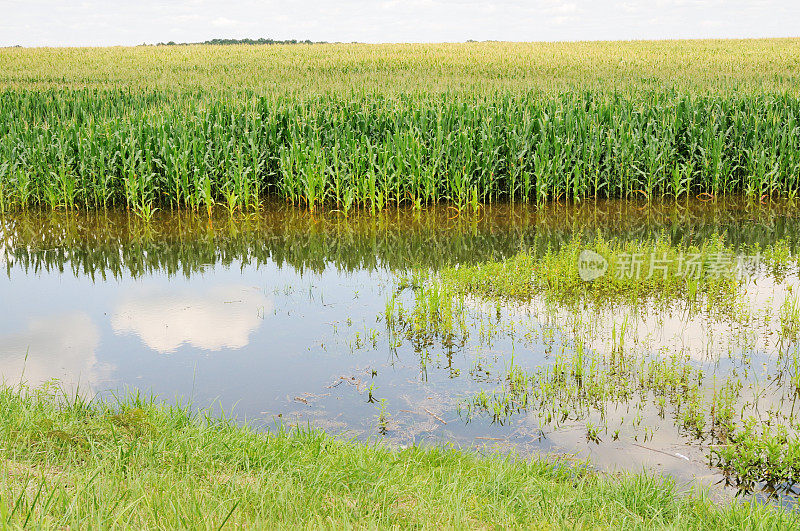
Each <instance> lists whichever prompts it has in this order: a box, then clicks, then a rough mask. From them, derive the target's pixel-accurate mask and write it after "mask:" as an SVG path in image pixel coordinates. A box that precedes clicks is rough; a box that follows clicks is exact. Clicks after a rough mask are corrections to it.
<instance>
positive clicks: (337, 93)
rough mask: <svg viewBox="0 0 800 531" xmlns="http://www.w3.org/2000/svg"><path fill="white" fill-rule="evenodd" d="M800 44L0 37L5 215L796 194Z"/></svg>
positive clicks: (462, 206)
mask: <svg viewBox="0 0 800 531" xmlns="http://www.w3.org/2000/svg"><path fill="white" fill-rule="evenodd" d="M797 47H798V41H797V40H793V39H786V40H760V41H691V42H688V41H687V42H665V43H627V44H626V43H577V44H557V45H523V44H475V45H473V44H465V45H432V46H425V45H418V46H358V45H353V46H345V45H314V46H302V45H294V46H289V47H282V46H270V47H252V46H245V47H240V46H223V47H214V46H210V47H204V46H177V47H158V48H152V47H141V48H132V49H131V48H128V49H125V48H122V49H98V50H83V49H62V50H43V49H40V50H15V49H6V50H0V72H5V74H4V76H5V77H0V95H2V98H0V160H3V161H4V162H3V163H2V164H0V211H3V210H18V209H26V208H31V207H39V206H44V207H47V208H50V209H107V208H112V207H125V208H128V209H130V210H131V211H133V212H135V213H137V214H138V215H140V216H141V217H143V218H145V219H149V218H151V217H152V216H153V215H154V213H155V212H156V210H157V209H163V208H173V209H179V208H180V209H193V210H198V211H204V212H208V213H209V215H210V213H211V210H212V209H213V208H214V207H215V206H217V207H224V208H226V209H227V210H229V211H231V212H233V211H238V210H246V211H247V210H253V209H257V208H259V206H260V205H261V204H262V202H263V201H264V199H265V198H266V197H268V196H278V197H281V198H283V199H285V200H287V201H289V202H291V203H293V204H296V205H302V206H303V207H304V208H308V209H309V210H312V211H314V210H319V209H322V208H330V209H336V210H340V211H342V212H345V213H348V212H350V211H351V210H352V209H356V208H358V209H364V210H368V211H371V212H377V211H380V210H383V209H385V208H387V207H389V206H396V205H401V204H402V205H406V206H409V207H411V208H414V209H421V208H423V207H424V206H428V205H431V204H434V203H437V202H448V203H449V204H451V205H452V206H453V207H454V209H455V210H456V211H458V212H463V211H465V210H473V211H474V210H477V209H478V208H479V205H480V204H482V203H484V204H485V203H490V202H497V201H511V202H515V201H521V202H533V203H544V202H548V201H559V200H570V201H584V200H588V199H596V198H606V197H622V198H632V197H636V198H645V199H647V200H652V199H655V198H659V197H668V198H672V199H675V200H678V199H685V198H687V197H694V196H696V195H703V196H704V197H711V196H720V195H725V194H743V195H745V196H747V197H748V198H750V199H751V200H755V201H763V200H766V199H767V198H770V197H773V196H778V195H780V196H785V197H792V198H793V197H795V196H796V195H797V192H798V189H799V187H800V180H798V175H800V151H799V150H797V149H796V146H797V145H798V143H799V142H800V127H799V126H798V119H799V118H800V99H798V98H799V95H798V92H797V90H796V87H797V86H800V83H795V82H796V81H797V80H796V73H795V69H794V57H795V56H796V53H795V52H796V50H797ZM689 57H690V58H691V60H687V58H689ZM592 58H594V62H592ZM292 61H293V62H292ZM62 69H63V72H61V70H62ZM59 72H61V73H60V74H59ZM264 80H269V81H264Z"/></svg>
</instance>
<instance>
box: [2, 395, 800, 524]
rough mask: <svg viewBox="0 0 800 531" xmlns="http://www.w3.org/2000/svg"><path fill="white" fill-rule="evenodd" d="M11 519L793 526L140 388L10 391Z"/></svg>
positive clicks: (646, 480) (546, 464) (639, 484)
mask: <svg viewBox="0 0 800 531" xmlns="http://www.w3.org/2000/svg"><path fill="white" fill-rule="evenodd" d="M0 407H2V411H3V415H2V416H0V434H1V435H0V437H2V439H1V440H2V444H1V445H0V447H2V459H3V464H2V467H0V497H1V498H0V518H2V522H3V524H2V525H3V526H4V527H6V526H10V527H19V526H23V527H24V526H35V527H70V528H107V527H134V528H145V527H147V528H179V527H180V528H219V527H220V526H222V525H226V526H230V527H233V526H248V527H252V526H270V527H297V526H309V527H312V526H313V527H319V526H324V527H340V526H358V527H376V526H379V527H407V526H424V527H437V528H438V527H442V526H447V527H476V528H485V527H492V528H495V527H506V526H529V527H537V528H576V527H577V528H598V527H614V528H663V527H670V528H736V529H741V528H748V529H760V528H789V527H792V526H793V525H796V524H797V520H796V517H793V516H791V515H789V514H787V513H783V512H781V511H779V510H777V509H775V508H772V507H770V506H765V505H758V504H732V505H729V506H725V507H719V506H715V505H714V504H712V503H711V502H710V501H709V500H708V499H706V498H704V497H703V496H702V494H692V495H683V494H681V493H680V489H679V488H678V487H676V485H674V484H673V483H672V482H670V481H668V480H661V479H655V478H650V477H646V476H642V475H632V476H626V477H608V476H603V475H599V474H595V473H592V472H590V471H587V470H582V469H577V468H575V467H568V466H566V465H564V466H561V465H558V464H554V463H553V462H552V461H547V460H544V459H542V460H538V459H534V460H530V461H529V460H524V459H511V458H504V457H500V456H494V457H488V458H486V457H482V456H480V455H478V454H475V453H471V452H465V451H458V450H455V449H444V448H428V449H421V448H418V447H412V448H409V449H405V450H400V451H396V450H390V449H388V448H385V447H381V446H376V445H363V444H358V443H354V442H345V441H339V440H334V439H333V438H331V437H329V436H326V435H325V434H323V433H321V432H316V431H294V432H291V433H290V432H287V431H275V432H272V433H268V434H265V433H259V432H256V431H254V430H252V429H250V428H247V427H241V426H238V425H236V424H234V423H233V422H230V421H225V420H214V419H212V418H206V417H202V416H196V415H193V414H191V413H190V412H189V411H188V410H187V409H186V408H183V407H177V406H166V405H158V404H156V403H154V402H151V401H147V400H142V399H139V398H128V399H126V400H123V401H120V402H119V403H115V404H114V405H112V404H111V403H110V402H106V403H104V402H97V401H95V402H87V401H85V400H83V399H80V398H71V399H64V398H63V397H61V396H60V395H58V394H57V393H54V392H53V391H52V389H48V388H42V389H38V390H30V389H27V388H21V389H12V388H9V387H3V388H2V389H0Z"/></svg>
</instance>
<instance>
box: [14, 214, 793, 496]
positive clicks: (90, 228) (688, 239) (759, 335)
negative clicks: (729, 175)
mask: <svg viewBox="0 0 800 531" xmlns="http://www.w3.org/2000/svg"><path fill="white" fill-rule="evenodd" d="M578 235H580V236H581V238H585V240H586V241H590V240H591V239H593V238H594V237H595V236H597V235H602V236H603V237H604V238H606V239H610V238H616V239H619V240H624V241H650V240H655V239H658V238H661V239H664V240H666V241H668V242H669V243H670V244H672V245H675V246H682V247H685V246H689V245H697V244H701V243H702V242H705V241H708V240H709V239H711V238H715V237H719V235H722V237H724V240H725V242H726V244H727V245H729V246H730V247H731V248H732V249H745V248H746V249H752V248H753V246H754V245H758V246H759V247H760V248H763V249H766V248H769V247H770V246H771V245H773V244H774V243H775V242H781V245H784V246H788V248H789V250H790V251H793V250H794V249H795V248H796V244H797V238H798V236H799V235H800V219H798V218H797V217H796V216H795V215H794V209H793V208H787V206H786V205H784V204H781V203H770V204H766V205H760V204H756V205H754V204H752V203H746V202H740V201H737V200H726V201H721V200H720V201H707V202H702V201H689V202H686V201H681V202H680V203H675V202H663V203H637V202H632V201H603V202H590V203H583V204H578V205H559V204H557V203H554V204H550V205H547V206H543V207H534V206H508V205H493V206H487V207H484V208H482V209H481V210H479V211H478V212H476V213H474V214H469V215H467V214H461V215H458V214H457V213H456V212H455V211H454V210H453V209H451V208H448V207H447V206H439V207H435V208H429V209H424V210H422V211H413V210H392V211H384V212H382V213H378V214H374V215H373V214H351V215H350V216H348V217H345V216H343V215H342V214H341V213H338V212H320V213H316V214H311V213H308V212H305V211H303V210H300V209H297V208H294V207H291V206H287V205H284V204H283V203H274V204H269V205H266V206H265V208H264V209H263V210H261V211H259V212H258V213H254V214H247V215H234V216H229V215H227V214H225V213H221V212H217V213H215V214H214V215H213V217H211V218H208V217H207V216H206V215H205V214H202V215H200V214H197V215H195V214H192V213H186V212H157V213H156V215H155V216H154V218H153V219H152V220H150V221H148V222H144V221H142V220H141V219H139V218H136V217H135V216H132V215H128V214H127V213H125V212H111V213H83V212H79V213H74V212H26V213H16V214H4V215H3V216H2V239H0V246H2V247H0V265H2V267H3V268H4V270H5V275H4V277H3V278H2V279H0V295H1V298H2V301H3V304H2V306H0V317H1V319H0V373H2V377H3V379H4V381H5V383H6V384H16V383H18V382H25V383H26V384H28V385H31V386H34V385H42V384H44V383H46V382H52V381H57V385H60V386H62V387H64V389H66V390H68V391H70V392H79V393H85V394H89V395H94V394H99V395H101V396H113V395H115V394H117V395H118V394H126V393H131V392H137V393H141V394H144V395H155V396H157V397H158V398H159V399H161V400H165V401H168V402H174V401H175V400H178V401H181V402H183V403H191V404H192V405H193V406H194V407H197V408H210V409H211V410H212V411H213V412H214V414H217V415H220V414H224V415H226V416H233V417H235V418H236V419H239V420H241V421H242V422H247V423H249V424H251V425H253V426H255V427H257V428H260V429H267V428H269V427H272V426H275V425H276V424H277V423H283V424H286V425H292V426H299V427H307V426H312V427H319V428H322V429H324V430H325V431H327V432H328V433H331V434H335V435H337V436H342V437H355V438H358V439H361V440H384V441H385V442H386V443H388V444H392V445H404V446H405V445H411V444H439V443H452V444H454V445H456V446H459V447H478V448H481V449H482V451H483V450H485V451H501V452H516V453H519V454H522V455H530V454H535V453H558V454H568V455H571V456H574V457H575V458H576V459H589V460H590V462H591V463H592V464H593V465H594V466H597V467H598V468H600V469H604V470H630V471H641V470H642V469H646V470H650V471H658V472H662V473H666V474H671V475H673V476H675V477H676V478H677V479H678V480H679V481H681V482H689V481H699V482H701V483H703V484H707V485H712V486H713V488H714V489H715V490H714V492H715V493H716V495H719V496H727V495H729V494H731V493H733V492H735V491H734V490H732V489H730V488H727V489H726V488H725V487H723V485H724V481H723V480H724V476H723V475H722V473H721V471H720V470H719V469H717V468H715V467H713V466H710V465H709V458H708V446H709V444H710V443H709V441H707V440H703V439H698V438H697V437H693V436H692V435H691V434H690V433H687V430H685V429H679V427H676V423H675V422H673V419H671V418H670V417H669V415H667V416H665V415H664V414H663V411H659V407H658V405H657V404H656V403H654V402H652V401H642V404H641V405H638V406H636V405H632V404H633V403H634V402H635V401H615V402H614V403H613V404H611V405H610V406H609V407H608V408H607V409H605V410H604V411H603V414H602V415H600V416H598V415H596V414H594V413H591V412H589V413H587V414H585V415H571V414H569V413H568V414H566V415H565V417H566V418H563V419H559V420H558V421H557V422H553V421H552V420H550V421H545V420H544V419H543V418H542V415H541V414H540V412H539V411H536V410H535V409H533V408H517V409H516V410H515V411H513V412H512V413H510V414H504V415H499V416H498V415H493V414H491V412H490V411H488V410H487V408H485V407H484V408H481V407H476V404H478V402H479V401H476V399H475V397H476V396H480V395H481V393H483V395H484V396H489V395H492V396H497V393H498V392H502V390H503V389H506V390H507V388H508V378H507V375H508V374H509V368H510V367H514V366H518V367H522V368H523V369H524V370H534V369H535V368H536V367H540V366H543V365H548V364H552V363H553V362H554V359H555V358H554V356H555V355H554V354H553V352H554V351H555V352H559V351H560V352H564V351H570V350H574V349H575V348H576V338H578V337H580V338H581V348H587V349H590V350H592V351H593V352H603V351H604V350H606V349H608V348H609V344H611V343H612V338H614V339H613V342H616V341H617V340H616V338H617V337H618V335H619V336H622V335H625V337H626V338H627V340H628V342H629V347H627V348H631V349H638V350H640V351H643V352H644V351H646V352H648V353H653V355H654V356H656V355H667V354H668V353H676V352H677V353H681V355H682V356H685V358H686V359H687V360H688V363H690V365H691V366H692V367H694V368H696V369H697V370H702V371H703V372H704V373H705V376H704V380H703V381H704V382H705V383H704V385H705V387H704V389H706V388H707V389H712V388H714V389H716V388H715V387H714V385H715V384H714V383H713V382H715V381H716V379H717V377H720V378H721V377H722V376H723V375H730V374H736V375H737V378H738V380H737V381H740V382H743V390H742V392H741V397H742V398H741V403H742V404H744V405H742V406H741V407H742V408H743V410H746V409H747V407H748V405H749V406H753V405H754V404H755V407H756V409H758V407H759V405H762V407H763V404H769V405H770V406H774V407H771V409H769V410H770V411H781V412H783V414H784V416H783V417H782V419H784V421H785V419H793V418H794V402H793V401H790V400H786V396H787V392H789V391H787V389H789V388H790V387H791V386H790V384H788V383H787V382H786V381H784V380H782V379H781V378H779V377H777V375H780V374H782V372H781V371H782V369H781V368H780V367H784V366H785V365H786V363H789V362H786V361H785V360H786V359H788V358H787V356H789V354H788V353H790V352H796V345H795V343H793V342H792V341H790V340H789V338H786V337H783V339H785V341H778V339H777V338H778V337H779V336H780V333H779V332H780V327H781V325H782V321H781V316H782V315H783V314H782V313H781V308H785V307H786V305H787V304H789V303H791V301H792V300H793V299H792V296H793V294H794V293H796V292H797V290H798V289H800V287H798V277H797V270H796V268H794V269H792V268H789V269H787V270H783V271H781V272H780V274H779V275H776V274H772V273H770V272H769V271H767V270H758V271H756V272H755V276H754V278H753V279H751V282H750V284H748V288H747V292H746V297H745V299H746V301H745V302H744V303H743V304H745V305H746V307H745V308H746V310H747V312H746V313H747V314H748V318H747V320H745V319H743V318H742V319H736V320H733V321H731V320H730V319H728V320H722V319H717V318H715V317H714V316H713V315H712V314H711V313H708V312H699V313H694V314H692V315H688V314H686V313H685V312H681V311H671V310H670V311H666V310H665V309H664V308H653V307H652V306H648V305H647V304H643V305H641V306H639V305H635V306H625V305H616V306H615V307H614V308H613V309H612V310H609V311H608V312H600V313H597V312H594V313H593V311H592V310H588V309H584V310H580V311H575V310H569V311H568V310H566V309H563V308H553V307H552V306H550V305H547V304H544V303H543V302H542V301H541V300H538V299H536V298H535V297H534V298H533V299H532V300H528V301H522V302H521V301H515V302H499V301H497V300H485V299H481V298H480V297H469V298H467V299H465V304H464V306H463V308H462V310H461V311H462V312H463V314H464V315H463V322H464V323H465V326H466V327H467V329H466V330H463V331H462V332H463V333H461V334H460V335H459V337H457V338H455V340H454V338H453V337H451V338H450V339H449V340H443V339H442V338H436V337H430V338H428V339H427V340H425V341H420V340H419V338H416V339H415V338H414V337H412V335H409V334H404V333H398V331H397V330H396V329H394V326H395V324H394V323H393V321H392V318H391V316H390V313H391V312H390V309H389V308H388V306H389V304H390V301H391V304H399V305H404V306H405V307H409V308H410V307H413V305H414V304H415V303H417V302H418V301H417V299H416V298H415V294H414V292H413V290H409V289H402V282H401V280H400V279H402V278H403V276H404V275H406V274H407V273H408V272H409V271H411V270H412V269H422V270H425V271H427V272H428V273H429V274H435V273H436V272H437V271H439V270H441V269H442V268H451V269H452V268H453V267H454V266H457V265H458V266H466V265H470V264H478V263H482V262H486V261H489V260H503V259H505V258H508V257H512V256H514V255H515V254H516V253H518V252H519V251H522V250H525V251H528V252H530V253H532V254H534V255H537V256H538V255H541V254H543V253H545V252H546V251H547V249H553V250H558V249H560V248H561V247H563V246H565V245H567V244H568V243H569V242H570V241H573V240H574V238H575V237H576V236H578ZM773 273H774V272H773ZM787 301H788V302H787ZM744 311H745V310H744V309H740V311H739V313H740V314H741V313H742V312H744ZM622 322H624V323H625V326H626V329H627V332H624V333H623V332H620V331H619V327H620V323H622ZM576 329H580V330H581V332H580V333H577V332H575V330H576ZM512 331H513V333H510V332H512ZM612 350H613V349H612ZM789 357H790V356H789ZM792 389H793V388H792ZM709 392H711V391H709ZM759 400H761V402H760V401H759ZM601 424H602V426H603V427H604V430H600V433H598V434H597V435H596V436H594V437H591V436H587V426H588V427H589V428H592V427H593V426H595V425H601ZM589 431H590V432H591V429H590V430H589Z"/></svg>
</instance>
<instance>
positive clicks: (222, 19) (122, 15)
mask: <svg viewBox="0 0 800 531" xmlns="http://www.w3.org/2000/svg"><path fill="white" fill-rule="evenodd" d="M790 36H800V0H528V1H522V0H491V1H477V0H303V1H292V0H283V1H274V0H266V1H254V0H227V1H223V0H173V1H154V0H135V1H120V0H101V1H93V0H87V1H70V0H0V46H13V45H22V46H107V45H135V44H142V43H148V44H154V43H158V42H167V41H176V42H199V41H204V40H207V39H212V38H244V37H250V38H259V37H265V38H266V37H271V38H273V39H299V40H304V39H311V40H314V41H329V42H335V41H340V42H351V41H359V42H463V41H466V40H468V39H473V40H504V41H574V40H617V39H619V40H628V39H665V38H712V37H790Z"/></svg>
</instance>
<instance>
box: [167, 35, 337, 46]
mask: <svg viewBox="0 0 800 531" xmlns="http://www.w3.org/2000/svg"><path fill="white" fill-rule="evenodd" d="M326 42H327V41H311V40H309V39H306V40H304V41H299V40H297V39H287V40H276V39H265V38H263V37H262V38H260V39H211V40H209V41H203V42H180V43H178V42H175V41H169V42H159V43H158V44H157V46H177V45H184V44H253V45H256V44H326Z"/></svg>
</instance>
